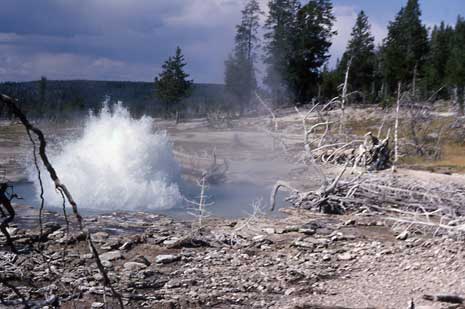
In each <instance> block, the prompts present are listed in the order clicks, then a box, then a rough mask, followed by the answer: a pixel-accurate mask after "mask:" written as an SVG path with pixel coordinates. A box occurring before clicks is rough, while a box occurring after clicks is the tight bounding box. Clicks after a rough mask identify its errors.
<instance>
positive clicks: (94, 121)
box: [34, 103, 182, 210]
mask: <svg viewBox="0 0 465 309" xmlns="http://www.w3.org/2000/svg"><path fill="white" fill-rule="evenodd" d="M152 127H153V119H152V118H150V117H143V118H142V119H139V120H136V119H133V118H131V116H130V114H129V112H128V110H127V109H126V108H124V107H123V106H122V104H121V103H118V104H116V105H115V106H113V107H112V108H109V107H108V106H107V105H105V106H104V107H103V108H102V110H101V112H100V113H99V115H97V116H96V115H92V114H91V115H90V116H89V117H88V119H86V122H85V125H84V131H83V133H82V136H80V137H79V138H77V139H75V140H68V141H65V142H64V144H63V147H62V150H61V151H59V152H58V153H57V154H56V155H52V158H51V160H52V162H53V164H54V166H55V168H56V170H57V172H58V174H59V176H60V178H61V179H62V181H63V182H64V183H65V184H66V185H67V186H68V188H69V189H70V191H71V192H72V194H73V196H74V198H75V199H76V201H77V202H78V204H79V205H80V206H81V207H83V208H89V209H98V210H161V209H169V208H172V207H174V206H176V205H177V204H178V203H179V202H180V201H181V200H182V197H181V194H180V190H179V186H178V183H179V182H180V179H181V178H180V168H179V165H178V164H177V162H176V161H175V159H174V157H173V153H172V145H171V143H170V142H169V140H168V137H167V136H166V133H164V132H156V133H154V132H153V129H152ZM42 178H44V187H45V192H46V196H45V198H46V199H47V203H48V204H51V205H54V206H58V205H61V196H60V195H59V194H58V193H56V192H55V189H54V184H53V183H52V182H51V181H49V180H48V179H49V178H48V177H42ZM34 179H36V177H34ZM35 185H36V189H38V183H37V182H36V184H35ZM36 191H39V190H36Z"/></svg>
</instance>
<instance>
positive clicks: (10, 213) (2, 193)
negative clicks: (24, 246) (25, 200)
mask: <svg viewBox="0 0 465 309" xmlns="http://www.w3.org/2000/svg"><path fill="white" fill-rule="evenodd" d="M8 188H9V186H8V184H6V183H2V184H0V204H1V205H2V206H3V208H5V210H6V213H5V212H4V211H3V210H2V208H1V207H0V215H1V216H2V217H3V219H2V221H1V222H0V231H1V232H2V233H3V235H4V236H5V238H6V244H7V245H8V246H9V247H10V248H11V251H12V252H14V253H18V251H17V250H16V247H15V245H14V243H13V240H12V239H11V236H10V233H8V229H7V228H8V224H9V223H11V221H13V219H14V218H15V210H14V208H13V206H12V205H11V200H12V199H13V198H14V197H15V195H14V194H13V195H12V196H11V197H10V198H9V197H8V196H7V190H8Z"/></svg>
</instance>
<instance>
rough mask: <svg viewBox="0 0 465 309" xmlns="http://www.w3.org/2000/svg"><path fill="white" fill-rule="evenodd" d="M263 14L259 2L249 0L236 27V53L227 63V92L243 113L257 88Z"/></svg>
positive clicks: (234, 52)
mask: <svg viewBox="0 0 465 309" xmlns="http://www.w3.org/2000/svg"><path fill="white" fill-rule="evenodd" d="M261 14H262V12H261V10H260V6H259V4H258V1H257V0H249V2H248V3H247V4H246V6H245V8H244V10H242V21H241V23H240V24H239V25H238V26H237V27H236V37H235V46H234V51H233V53H232V54H231V55H230V56H229V58H228V59H227V60H226V61H225V68H226V69H225V84H226V91H227V93H228V94H230V95H232V96H233V99H234V100H235V101H238V102H239V106H240V111H241V113H242V112H243V110H244V108H245V107H246V106H247V105H248V104H249V103H250V100H251V97H252V93H253V92H254V91H255V90H256V88H257V80H256V77H255V62H256V49H257V48H258V47H259V39H258V29H259V27H260V24H259V19H260V15H261Z"/></svg>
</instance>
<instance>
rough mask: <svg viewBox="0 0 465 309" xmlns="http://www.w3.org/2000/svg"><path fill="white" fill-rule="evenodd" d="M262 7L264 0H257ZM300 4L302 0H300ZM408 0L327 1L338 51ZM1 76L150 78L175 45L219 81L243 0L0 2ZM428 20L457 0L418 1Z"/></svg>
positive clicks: (460, 3) (453, 9)
mask: <svg viewBox="0 0 465 309" xmlns="http://www.w3.org/2000/svg"><path fill="white" fill-rule="evenodd" d="M259 1H260V3H261V5H262V9H263V10H264V11H266V7H267V5H266V4H267V2H268V0H259ZM302 1H303V2H305V1H306V0H302ZM406 1H407V0H384V1H379V0H333V4H334V13H335V15H336V18H337V21H336V24H335V28H336V29H337V31H338V35H337V36H336V37H334V38H333V46H332V47H331V49H330V53H331V55H332V57H331V59H330V65H331V64H332V65H334V63H335V62H336V59H337V58H338V57H340V56H341V54H342V53H343V52H344V49H345V47H346V44H347V41H348V39H349V37H350V32H351V28H352V26H353V24H354V22H355V18H356V16H357V13H358V12H359V11H360V10H361V9H363V10H365V12H366V13H367V15H368V16H369V18H370V22H371V24H372V32H373V34H374V35H375V37H376V41H377V42H381V40H382V39H383V38H384V37H385V36H386V34H387V30H386V26H387V24H388V22H389V21H390V20H392V19H393V18H394V17H395V15H396V13H397V12H398V11H399V9H400V8H401V6H403V5H405V3H406ZM1 2H2V8H1V10H0V81H25V80H36V79H39V78H40V77H41V76H46V77H47V78H48V79H98V80H133V81H152V80H153V78H154V77H155V76H156V75H157V74H158V73H159V71H160V67H161V65H162V63H163V62H164V61H165V60H166V59H167V58H168V57H169V56H170V55H172V54H174V52H175V49H176V46H178V45H179V46H180V47H181V48H182V49H183V52H184V54H185V57H186V60H187V62H188V66H187V67H186V70H187V71H188V73H190V74H191V77H192V78H193V79H194V80H195V81H196V82H199V83H222V82H223V76H224V60H225V59H226V57H227V55H228V53H229V52H230V51H231V49H232V46H233V39H234V31H235V25H236V24H238V23H239V22H240V18H241V15H240V11H241V9H242V7H243V6H244V2H245V0H1ZM420 3H421V7H422V11H423V22H424V24H426V25H427V26H432V25H434V24H437V23H440V22H441V21H442V20H444V21H446V23H449V24H454V23H455V21H456V18H457V15H458V14H460V15H465V1H464V0H420Z"/></svg>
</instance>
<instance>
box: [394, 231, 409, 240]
mask: <svg viewBox="0 0 465 309" xmlns="http://www.w3.org/2000/svg"><path fill="white" fill-rule="evenodd" d="M408 237H409V232H408V231H403V232H402V233H400V234H399V235H397V237H396V239H397V240H407V238H408Z"/></svg>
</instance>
